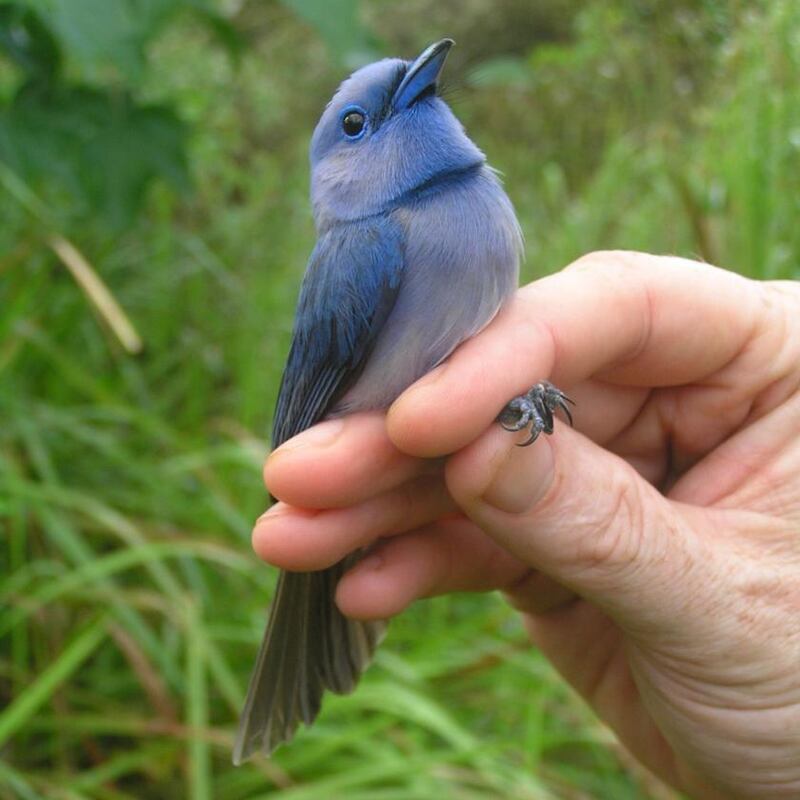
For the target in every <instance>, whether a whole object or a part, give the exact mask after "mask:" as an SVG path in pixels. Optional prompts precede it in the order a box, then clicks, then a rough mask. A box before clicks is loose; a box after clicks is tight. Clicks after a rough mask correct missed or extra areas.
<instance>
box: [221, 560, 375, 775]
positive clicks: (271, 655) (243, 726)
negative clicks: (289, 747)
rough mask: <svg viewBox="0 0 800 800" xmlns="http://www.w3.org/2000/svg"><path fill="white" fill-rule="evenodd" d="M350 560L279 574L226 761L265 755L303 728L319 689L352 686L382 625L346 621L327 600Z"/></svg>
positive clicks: (318, 701)
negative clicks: (328, 566)
mask: <svg viewBox="0 0 800 800" xmlns="http://www.w3.org/2000/svg"><path fill="white" fill-rule="evenodd" d="M356 560H357V556H350V557H348V558H346V559H344V560H343V561H340V562H339V563H338V564H336V565H334V566H333V567H330V568H329V569H325V570H321V571H320V572H281V575H280V577H279V579H278V588H277V591H276V594H275V599H274V600H273V603H272V609H271V612H270V616H269V622H268V623H267V630H266V632H265V633H264V638H263V639H262V641H261V647H260V648H259V651H258V657H257V659H256V665H255V668H254V669H253V674H252V677H251V678H250V686H249V687H248V690H247V699H246V700H245V704H244V709H243V711H242V715H241V718H240V720H239V731H238V733H237V735H236V744H235V745H234V748H233V763H234V764H241V763H242V762H243V761H245V760H246V759H247V758H248V757H249V756H250V755H252V754H253V753H254V752H256V751H257V750H263V751H264V752H265V753H271V752H272V751H273V750H274V749H275V748H276V747H277V746H278V745H279V744H281V743H282V742H286V741H288V740H289V739H291V738H292V736H293V735H294V732H295V730H296V729H297V726H298V725H299V724H300V722H301V721H302V722H305V723H306V725H309V724H310V723H311V722H313V721H314V718H315V717H316V716H317V713H318V712H319V708H320V704H321V702H322V695H323V694H324V692H325V690H326V689H330V690H331V691H333V692H336V693H337V694H346V693H347V692H350V691H352V690H353V689H354V688H355V686H356V684H357V683H358V679H359V677H360V675H361V673H362V672H363V671H364V669H365V668H366V667H367V665H368V664H369V662H370V660H371V658H372V654H373V652H374V650H375V647H376V646H377V644H378V642H379V641H380V639H381V638H382V636H383V632H384V630H385V628H386V623H385V622H381V621H376V622H357V621H355V620H351V619H348V618H347V617H345V616H344V615H342V613H341V612H340V611H339V609H338V608H337V606H336V603H335V602H334V593H335V591H336V584H337V583H338V582H339V578H340V577H341V576H342V575H343V574H344V572H345V571H346V570H347V569H349V568H350V567H351V566H352V565H353V564H354V563H355V561H356Z"/></svg>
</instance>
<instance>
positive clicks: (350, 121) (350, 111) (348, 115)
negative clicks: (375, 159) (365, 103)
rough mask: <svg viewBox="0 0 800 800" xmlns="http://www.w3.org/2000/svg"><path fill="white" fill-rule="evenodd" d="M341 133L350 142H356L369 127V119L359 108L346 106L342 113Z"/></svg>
mask: <svg viewBox="0 0 800 800" xmlns="http://www.w3.org/2000/svg"><path fill="white" fill-rule="evenodd" d="M341 124H342V132H343V133H344V135H345V138H346V139H349V140H350V141H351V142H355V141H358V140H359V139H360V138H361V137H362V136H363V135H364V134H365V133H366V132H367V128H368V127H369V117H368V115H367V112H366V111H365V110H364V109H363V108H361V106H347V108H345V109H344V111H342V117H341Z"/></svg>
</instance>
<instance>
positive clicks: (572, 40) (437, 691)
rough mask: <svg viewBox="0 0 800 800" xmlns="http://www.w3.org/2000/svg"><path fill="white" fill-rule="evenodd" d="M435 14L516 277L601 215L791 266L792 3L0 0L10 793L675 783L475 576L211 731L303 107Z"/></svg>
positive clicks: (2, 594) (466, 793) (610, 234)
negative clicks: (522, 251) (368, 644)
mask: <svg viewBox="0 0 800 800" xmlns="http://www.w3.org/2000/svg"><path fill="white" fill-rule="evenodd" d="M445 34H446V35H452V36H454V37H455V38H456V39H457V40H458V47H457V49H456V50H454V52H453V54H452V59H451V61H450V63H449V64H448V70H447V79H448V81H449V82H450V84H451V85H450V86H449V87H448V90H447V96H448V98H449V99H450V102H451V103H452V104H453V106H454V108H455V110H456V112H457V113H458V114H459V116H460V117H461V118H462V120H463V121H464V122H465V124H466V126H467V128H468V130H469V131H470V133H471V134H472V136H473V138H475V139H476V140H477V142H478V143H479V144H480V145H481V146H482V147H483V149H484V150H485V151H486V152H487V154H488V156H489V158H490V160H491V162H492V164H493V165H494V166H496V167H498V168H499V169H501V170H502V171H503V173H504V174H505V178H506V183H507V187H508V190H509V193H510V195H511V197H512V199H513V200H514V202H515V204H516V207H517V209H518V212H519V216H520V219H521V222H522V225H523V228H524V230H525V233H526V236H527V242H528V258H527V264H526V277H527V278H532V277H533V276H534V275H538V274H542V273H544V272H548V271H553V270H556V269H559V268H560V267H562V266H563V265H564V264H566V263H567V262H568V261H569V260H571V259H573V258H574V257H576V256H578V255H580V254H581V253H583V252H585V251H588V250H591V249H597V248H615V247H621V248H637V249H647V250H652V251H659V252H672V253H679V254H682V255H686V256H690V257H700V258H704V259H707V260H710V261H713V262H715V263H718V264H720V265H723V266H727V267H729V268H731V269H735V270H738V271H741V272H743V273H746V274H749V275H753V276H760V277H766V278H777V277H784V278H792V277H794V278H797V277H800V273H799V272H798V263H800V258H799V257H800V226H798V225H797V219H798V213H800V208H799V206H800V185H798V184H799V183H800V83H798V81H797V75H798V74H800V6H798V4H797V3H794V2H792V1H791V0H774V2H769V3H768V2H766V1H763V2H743V0H739V1H738V2H724V3H723V2H717V1H716V0H676V2H672V3H660V2H657V1H656V0H606V1H605V2H602V1H601V0H583V2H579V0H540V2H537V3H535V4H531V3H528V2H523V0H502V1H500V2H490V0H463V2H456V0H436V2H434V0H408V2H406V3H404V4H403V5H402V6H400V5H399V4H395V3H391V4H390V3H389V2H386V0H372V1H371V2H367V1H366V0H364V1H363V2H356V1H355V0H335V2H327V3H326V2H322V1H321V0H316V1H315V0H285V2H282V3H280V2H270V1H265V2H256V0H249V1H248V0H226V1H223V0H219V2H214V1H213V0H13V2H8V1H7V0H0V531H1V532H2V536H0V601H1V602H2V611H0V798H2V799H3V800H7V799H10V798H14V800H16V799H17V798H22V799H23V800H32V799H33V798H65V799H66V798H69V800H73V799H76V798H99V799H101V800H126V799H127V798H147V799H155V798H179V797H187V798H191V799H192V800H206V799H207V798H224V799H225V800H238V799H239V798H254V797H256V798H259V797H264V798H266V797H271V796H274V795H275V794H277V793H278V792H281V793H282V794H281V796H285V797H286V798H292V800H300V798H308V799H309V800H312V799H313V798H320V799H321V798H325V799H326V800H327V799H328V798H338V797H342V798H344V797H347V798H365V799H366V798H374V799H375V800H381V799H385V800H389V798H398V799H399V798H420V800H428V799H429V798H431V797H436V796H440V797H448V798H450V797H452V798H490V797H509V798H536V799H537V800H538V798H615V800H617V799H619V800H625V799H626V798H631V799H632V800H633V799H634V798H665V797H671V796H672V795H671V794H669V793H667V792H666V791H665V790H663V789H662V788H660V787H659V786H658V785H657V784H656V783H655V782H654V781H652V779H649V778H648V777H647V776H646V775H645V774H644V773H643V772H642V771H640V770H638V769H637V768H636V767H635V765H633V764H632V763H631V761H630V759H629V758H628V757H627V756H626V755H625V754H624V753H623V752H621V751H620V750H619V748H617V747H616V746H615V745H614V743H613V739H612V737H611V736H610V735H609V734H608V732H607V731H606V730H605V729H604V728H603V727H602V726H601V725H600V724H599V723H597V722H596V721H595V720H594V719H593V718H592V717H591V715H590V714H589V713H588V712H587V711H586V710H585V709H584V708H583V707H582V705H581V704H580V702H579V701H578V700H576V699H575V698H574V697H573V696H572V694H571V693H570V691H569V690H567V689H566V688H565V687H564V686H563V685H562V683H561V682H560V681H559V680H558V678H557V677H556V676H555V675H554V674H553V672H552V671H551V670H550V668H549V667H548V666H547V665H546V664H545V663H544V662H543V660H542V659H541V658H540V657H539V656H538V655H537V654H536V653H533V652H531V651H530V650H529V649H528V648H527V647H526V645H525V641H524V637H523V634H522V632H521V630H520V628H519V626H518V624H517V622H516V621H515V619H514V617H513V616H512V615H511V614H510V613H509V611H508V610H507V609H506V608H505V607H504V606H503V605H502V604H500V603H499V602H494V601H493V600H492V599H491V598H485V597H465V596H458V597H450V598H444V599H441V600H437V601H435V602H429V603H425V604H421V605H420V606H419V607H417V608H415V609H412V610H411V611H410V612H409V613H407V614H405V615H404V616H403V617H402V618H400V619H398V620H396V621H395V622H394V623H393V625H392V629H391V632H390V635H389V638H388V641H387V643H386V645H385V646H384V647H383V649H382V650H381V652H380V654H379V656H378V659H377V663H376V665H375V667H374V668H373V669H372V670H371V671H370V672H369V673H368V675H367V676H366V678H365V680H364V682H363V684H362V686H361V687H360V688H359V690H358V692H357V693H356V694H355V695H353V696H352V697H349V698H343V699H342V698H329V699H328V701H327V702H326V705H325V709H324V712H323V714H322V717H321V719H320V720H319V723H318V724H317V725H315V726H314V728H312V729H311V730H309V731H305V732H303V734H302V735H301V736H300V737H298V740H297V742H296V744H295V745H293V746H291V747H287V748H284V749H283V750H281V751H279V753H277V754H276V756H275V758H274V759H272V760H271V761H266V760H261V761H260V762H259V763H254V764H248V765H247V766H246V767H243V768H240V769H238V770H235V769H233V768H232V767H231V766H230V764H229V752H230V745H231V742H232V735H233V730H234V725H235V719H236V716H237V714H238V712H239V709H240V705H241V701H242V695H243V692H244V689H245V686H246V681H247V677H248V674H249V671H250V667H251V662H252V658H253V656H254V653H255V648H256V645H257V641H258V640H259V638H260V636H261V632H262V625H263V622H264V609H265V607H266V602H267V598H268V596H269V590H270V586H271V582H272V580H273V579H274V575H273V574H272V571H270V570H267V569H265V568H263V566H262V565H260V564H258V563H256V560H255V558H254V557H252V556H251V555H250V550H249V532H250V527H251V522H252V520H253V519H254V517H255V516H256V515H257V514H258V513H259V512H260V511H261V510H262V509H263V506H264V503H265V496H264V491H263V488H262V486H261V481H260V465H261V462H262V459H263V457H264V455H265V453H266V452H267V449H268V442H267V440H266V431H268V429H269V422H270V416H271V412H272V408H273V404H274V400H275V393H276V389H277V382H278V378H279V375H280V371H281V369H282V365H283V358H284V355H285V352H286V350H287V347H288V340H289V333H290V326H291V318H292V313H293V307H294V301H295V297H296V292H297V287H298V282H299V280H300V276H301V274H302V270H303V268H304V265H305V260H306V258H307V255H308V253H309V252H310V249H311V247H312V244H313V238H314V233H313V227H312V223H311V218H310V212H309V209H308V203H307V183H308V169H307V161H306V148H307V143H308V139H309V136H310V133H311V130H312V128H313V125H314V123H315V120H316V117H317V115H318V114H319V112H320V110H321V109H322V107H323V106H324V103H325V102H326V101H327V99H328V98H329V96H330V94H331V92H332V91H333V89H334V88H335V87H336V85H337V84H338V82H339V81H340V79H341V78H342V77H343V75H344V74H346V72H347V70H348V69H350V68H352V67H353V66H356V65H357V64H359V63H362V62H364V61H365V60H369V59H371V58H373V57H376V56H379V55H382V54H387V55H388V54H402V55H404V56H407V57H410V56H412V55H414V54H415V53H416V52H418V51H419V50H420V49H421V48H422V47H423V46H424V45H425V44H426V43H428V42H429V41H430V40H432V39H435V38H438V37H440V36H442V35H445ZM687 290H688V291H691V287H687Z"/></svg>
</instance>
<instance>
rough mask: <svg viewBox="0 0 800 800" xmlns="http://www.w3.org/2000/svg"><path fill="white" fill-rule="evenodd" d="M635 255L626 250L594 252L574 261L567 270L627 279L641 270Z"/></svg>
mask: <svg viewBox="0 0 800 800" xmlns="http://www.w3.org/2000/svg"><path fill="white" fill-rule="evenodd" d="M637 262H638V259H637V257H636V254H635V253H630V252H628V251H626V250H593V251H592V252H590V253H584V255H582V256H580V257H579V258H577V259H576V260H575V261H573V262H572V263H571V264H570V265H569V266H568V267H566V269H567V270H570V271H576V270H577V271H579V272H602V273H604V274H607V275H609V276H620V277H625V276H627V275H629V274H630V272H631V271H632V270H633V271H636V270H639V269H641V266H640V265H639V264H638V263H637Z"/></svg>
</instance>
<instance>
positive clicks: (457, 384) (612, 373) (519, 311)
mask: <svg viewBox="0 0 800 800" xmlns="http://www.w3.org/2000/svg"><path fill="white" fill-rule="evenodd" d="M754 287H755V284H754V283H752V282H750V281H747V280H746V279H744V278H742V277H740V276H738V275H735V274H733V273H729V272H725V271H724V270H720V269H716V268H714V267H710V266H707V265H705V264H698V263H695V262H692V261H686V260H683V259H679V258H669V257H659V256H651V255H646V254H641V253H597V254H593V255H591V256H587V257H584V258H583V259H581V260H579V261H578V262H576V263H575V264H574V265H572V266H571V267H570V268H568V269H566V270H564V271H562V272H560V273H557V274H555V275H551V276H549V277H547V278H544V279H542V280H540V281H536V282H534V283H532V284H530V285H528V286H526V287H524V288H523V289H521V290H520V291H519V292H518V293H517V295H516V297H515V298H514V301H513V302H511V303H510V304H509V305H508V307H507V308H505V309H504V310H503V311H502V312H501V313H500V314H498V316H497V317H496V318H495V320H494V321H493V322H492V323H491V325H489V326H488V327H487V329H486V330H485V331H484V332H483V333H482V334H480V335H479V336H477V337H475V338H474V339H471V340H470V341H468V342H466V343H465V344H463V345H462V346H461V347H460V348H459V349H458V350H457V351H456V352H455V353H454V354H453V355H452V356H451V357H450V358H449V359H448V361H447V362H445V364H443V365H441V366H440V367H438V368H437V369H436V370H434V372H433V373H431V374H430V375H428V376H426V377H425V378H423V379H422V380H420V381H418V382H417V383H416V384H414V385H413V386H412V387H411V388H410V389H409V390H408V391H406V392H405V393H404V394H403V395H401V397H400V398H399V399H398V400H397V401H396V402H395V404H394V405H393V406H392V408H391V409H390V411H389V415H388V420H387V425H388V429H389V435H390V436H391V439H392V441H394V442H395V443H396V444H397V446H398V447H399V448H400V449H401V450H403V451H404V452H407V453H411V454H414V455H419V456H434V455H442V454H445V453H452V452H455V451H456V450H458V449H460V448H461V447H463V446H465V445H466V444H467V443H468V442H470V441H472V440H474V439H475V438H476V437H477V436H478V435H479V434H480V432H481V431H483V430H485V429H486V427H488V425H489V424H490V423H491V422H492V420H494V418H495V417H496V416H497V414H498V413H499V412H500V410H501V409H502V408H503V407H504V406H505V404H506V403H507V402H508V401H509V400H510V399H511V398H512V397H514V396H516V395H519V394H521V393H522V392H524V391H526V390H527V389H529V388H530V387H531V386H532V385H534V384H535V383H537V382H538V381H541V380H543V379H549V380H552V381H553V382H554V383H555V384H556V385H558V386H559V387H560V388H562V389H569V387H571V386H572V385H573V384H575V383H578V382H581V381H584V380H586V379H587V378H589V377H591V376H597V375H600V376H601V377H604V378H606V379H609V380H612V379H613V381H614V382H616V383H621V384H625V385H634V386H640V387H650V386H673V385H679V384H683V383H685V382H687V381H693V380H697V379H699V378H701V377H703V376H706V375H709V374H711V373H713V372H715V371H716V370H718V369H720V368H721V367H722V366H723V365H724V364H726V363H728V362H729V361H730V360H731V359H733V358H734V357H735V356H736V354H737V353H739V352H740V351H741V350H742V348H743V347H744V345H745V343H746V342H747V341H748V337H750V336H751V335H752V333H753V331H754V329H755V327H756V322H757V320H758V315H759V313H760V311H761V304H760V293H759V291H758V290H756V289H755V288H754ZM487 371H488V372H489V373H490V374H491V380H487Z"/></svg>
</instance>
